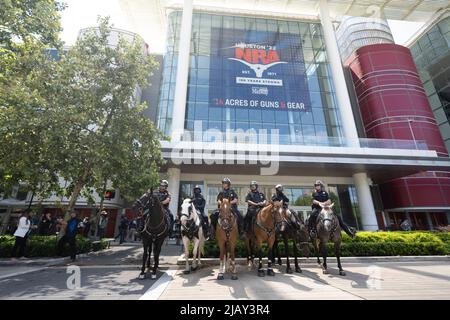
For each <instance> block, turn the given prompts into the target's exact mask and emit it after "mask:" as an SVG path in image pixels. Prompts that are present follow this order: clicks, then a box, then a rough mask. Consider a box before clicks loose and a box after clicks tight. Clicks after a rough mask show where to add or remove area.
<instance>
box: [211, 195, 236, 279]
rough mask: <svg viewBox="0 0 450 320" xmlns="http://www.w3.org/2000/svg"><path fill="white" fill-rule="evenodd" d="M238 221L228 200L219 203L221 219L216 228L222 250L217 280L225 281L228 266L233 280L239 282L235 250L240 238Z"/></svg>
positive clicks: (218, 242)
mask: <svg viewBox="0 0 450 320" xmlns="http://www.w3.org/2000/svg"><path fill="white" fill-rule="evenodd" d="M238 236H239V235H238V226H237V219H236V217H235V215H234V214H233V212H232V210H231V204H230V201H229V200H228V199H222V201H219V219H218V221H217V227H216V239H217V244H218V245H219V248H220V268H219V274H218V275H217V280H223V279H224V273H225V271H226V267H227V265H229V268H228V271H229V272H231V274H232V275H231V279H232V280H237V278H238V277H237V275H236V262H235V260H234V258H235V248H236V241H237V238H238Z"/></svg>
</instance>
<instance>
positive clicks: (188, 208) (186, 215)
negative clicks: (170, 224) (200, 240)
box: [180, 198, 194, 226]
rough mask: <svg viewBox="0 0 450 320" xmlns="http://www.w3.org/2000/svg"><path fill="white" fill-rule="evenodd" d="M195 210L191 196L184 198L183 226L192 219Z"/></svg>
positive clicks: (182, 205)
mask: <svg viewBox="0 0 450 320" xmlns="http://www.w3.org/2000/svg"><path fill="white" fill-rule="evenodd" d="M193 211H194V208H193V205H192V200H191V199H189V198H186V199H184V200H183V203H182V204H181V217H180V221H181V224H182V225H183V226H185V225H186V223H187V221H188V220H191V219H192V212H193Z"/></svg>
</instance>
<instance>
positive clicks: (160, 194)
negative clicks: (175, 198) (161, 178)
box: [156, 191, 171, 209]
mask: <svg viewBox="0 0 450 320" xmlns="http://www.w3.org/2000/svg"><path fill="white" fill-rule="evenodd" d="M156 195H157V196H158V198H159V201H160V202H163V201H165V200H166V199H167V198H171V196H170V193H169V192H167V191H164V192H161V191H158V192H157V193H156ZM163 207H164V208H165V209H168V208H169V203H166V204H163Z"/></svg>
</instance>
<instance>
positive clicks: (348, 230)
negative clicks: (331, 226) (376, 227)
mask: <svg viewBox="0 0 450 320" xmlns="http://www.w3.org/2000/svg"><path fill="white" fill-rule="evenodd" d="M341 228H342V230H344V232H345V233H346V234H348V236H349V237H350V238H354V237H355V235H356V229H355V228H352V227H349V226H347V225H346V224H344V225H343V226H341Z"/></svg>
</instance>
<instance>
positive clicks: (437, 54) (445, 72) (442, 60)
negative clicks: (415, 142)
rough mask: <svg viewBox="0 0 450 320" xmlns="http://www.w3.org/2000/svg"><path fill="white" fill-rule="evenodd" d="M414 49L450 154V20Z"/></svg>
mask: <svg viewBox="0 0 450 320" xmlns="http://www.w3.org/2000/svg"><path fill="white" fill-rule="evenodd" d="M410 49H411V53H412V55H413V57H414V62H415V63H416V66H417V69H418V71H419V74H420V78H421V80H422V82H423V86H424V88H425V91H426V93H427V96H428V100H429V102H430V105H431V108H432V109H433V112H434V115H435V118H436V122H437V124H438V126H439V129H440V131H441V134H442V138H443V139H444V141H445V145H446V147H447V150H448V151H449V152H450V17H447V18H445V19H443V20H441V21H440V22H439V23H437V24H436V25H434V26H433V27H432V28H431V29H430V30H429V31H428V32H426V33H425V34H424V35H422V37H420V38H419V39H418V40H417V41H416V42H415V43H414V44H413V45H411V46H410Z"/></svg>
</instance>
